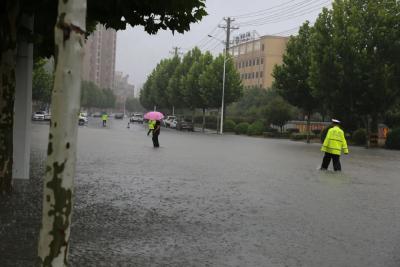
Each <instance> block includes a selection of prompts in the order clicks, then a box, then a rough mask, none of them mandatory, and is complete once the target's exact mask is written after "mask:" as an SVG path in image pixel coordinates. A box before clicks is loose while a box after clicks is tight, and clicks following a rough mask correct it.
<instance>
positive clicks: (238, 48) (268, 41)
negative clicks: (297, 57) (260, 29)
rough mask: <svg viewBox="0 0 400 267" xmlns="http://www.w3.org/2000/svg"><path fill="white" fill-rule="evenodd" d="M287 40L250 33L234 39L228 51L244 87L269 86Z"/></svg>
mask: <svg viewBox="0 0 400 267" xmlns="http://www.w3.org/2000/svg"><path fill="white" fill-rule="evenodd" d="M288 40H289V38H288V37H280V36H269V35H266V36H261V37H257V38H255V37H253V36H251V35H250V34H246V35H245V37H244V38H243V37H242V38H236V39H234V45H233V46H232V47H231V48H230V53H231V55H232V56H233V59H234V61H235V66H236V69H237V70H238V72H239V73H240V78H241V80H242V84H243V86H244V87H245V88H248V87H253V86H256V87H261V88H266V89H268V88H270V87H271V85H272V82H273V77H272V72H273V70H274V66H275V65H279V64H282V58H283V54H284V53H285V50H286V45H287V42H288Z"/></svg>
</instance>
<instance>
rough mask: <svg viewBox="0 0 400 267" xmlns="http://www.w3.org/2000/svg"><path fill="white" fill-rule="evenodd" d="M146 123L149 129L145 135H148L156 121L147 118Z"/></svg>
mask: <svg viewBox="0 0 400 267" xmlns="http://www.w3.org/2000/svg"><path fill="white" fill-rule="evenodd" d="M148 124H149V131H148V132H147V135H149V134H150V133H151V132H152V131H153V130H154V126H155V124H156V121H153V120H149V123H148Z"/></svg>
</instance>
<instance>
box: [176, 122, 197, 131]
mask: <svg viewBox="0 0 400 267" xmlns="http://www.w3.org/2000/svg"><path fill="white" fill-rule="evenodd" d="M176 129H177V130H179V131H182V130H188V131H191V132H194V126H193V123H192V122H189V121H185V120H182V119H181V120H178V121H177V123H176Z"/></svg>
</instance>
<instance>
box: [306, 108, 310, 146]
mask: <svg viewBox="0 0 400 267" xmlns="http://www.w3.org/2000/svg"><path fill="white" fill-rule="evenodd" d="M310 121H311V113H310V112H309V113H307V144H309V143H310Z"/></svg>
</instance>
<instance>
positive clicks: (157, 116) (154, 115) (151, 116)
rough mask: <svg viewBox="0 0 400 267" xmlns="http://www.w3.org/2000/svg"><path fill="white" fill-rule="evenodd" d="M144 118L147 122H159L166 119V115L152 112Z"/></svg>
mask: <svg viewBox="0 0 400 267" xmlns="http://www.w3.org/2000/svg"><path fill="white" fill-rule="evenodd" d="M144 118H145V119H147V120H153V121H159V120H162V119H163V118H164V115H163V114H162V113H161V112H158V111H150V112H147V113H146V114H144Z"/></svg>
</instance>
